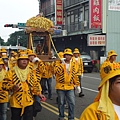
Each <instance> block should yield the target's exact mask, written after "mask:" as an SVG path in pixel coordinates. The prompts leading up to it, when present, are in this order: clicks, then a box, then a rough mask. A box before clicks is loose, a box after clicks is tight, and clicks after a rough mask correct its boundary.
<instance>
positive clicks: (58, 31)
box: [54, 29, 62, 35]
mask: <svg viewBox="0 0 120 120" xmlns="http://www.w3.org/2000/svg"><path fill="white" fill-rule="evenodd" d="M61 32H62V30H60V29H57V30H54V34H55V35H60V34H61Z"/></svg>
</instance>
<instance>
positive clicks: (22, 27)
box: [18, 23, 26, 29]
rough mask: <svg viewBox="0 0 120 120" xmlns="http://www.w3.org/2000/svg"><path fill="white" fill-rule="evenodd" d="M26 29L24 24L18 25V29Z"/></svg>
mask: <svg viewBox="0 0 120 120" xmlns="http://www.w3.org/2000/svg"><path fill="white" fill-rule="evenodd" d="M25 27H26V23H18V28H19V29H24V28H25Z"/></svg>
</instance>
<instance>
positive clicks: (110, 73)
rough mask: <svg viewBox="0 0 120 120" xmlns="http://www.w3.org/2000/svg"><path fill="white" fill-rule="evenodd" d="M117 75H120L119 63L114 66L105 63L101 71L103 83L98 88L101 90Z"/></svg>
mask: <svg viewBox="0 0 120 120" xmlns="http://www.w3.org/2000/svg"><path fill="white" fill-rule="evenodd" d="M116 75H120V64H119V63H112V64H111V63H110V62H105V63H103V65H102V67H101V70H100V76H101V80H102V81H101V83H100V85H99V87H98V88H100V87H101V86H102V85H103V84H104V83H105V82H106V81H107V80H109V79H110V78H112V77H115V76H116Z"/></svg>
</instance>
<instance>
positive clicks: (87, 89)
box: [82, 87, 98, 93]
mask: <svg viewBox="0 0 120 120" xmlns="http://www.w3.org/2000/svg"><path fill="white" fill-rule="evenodd" d="M82 88H83V89H85V90H89V91H92V92H96V93H98V91H97V90H93V89H89V88H86V87H82Z"/></svg>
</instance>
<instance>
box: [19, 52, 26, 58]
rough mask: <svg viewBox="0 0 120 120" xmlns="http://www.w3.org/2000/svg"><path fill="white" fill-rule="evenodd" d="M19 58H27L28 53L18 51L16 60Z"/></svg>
mask: <svg viewBox="0 0 120 120" xmlns="http://www.w3.org/2000/svg"><path fill="white" fill-rule="evenodd" d="M19 59H28V55H27V54H26V52H20V54H19V57H18V60H19Z"/></svg>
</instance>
